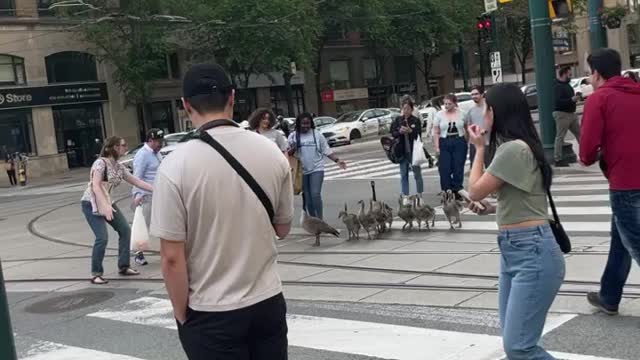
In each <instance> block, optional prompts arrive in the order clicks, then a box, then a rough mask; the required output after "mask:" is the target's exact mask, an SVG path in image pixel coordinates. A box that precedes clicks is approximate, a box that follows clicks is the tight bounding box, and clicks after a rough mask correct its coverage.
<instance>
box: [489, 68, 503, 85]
mask: <svg viewBox="0 0 640 360" xmlns="http://www.w3.org/2000/svg"><path fill="white" fill-rule="evenodd" d="M491 79H492V80H493V83H494V84H500V83H501V82H503V80H502V69H491Z"/></svg>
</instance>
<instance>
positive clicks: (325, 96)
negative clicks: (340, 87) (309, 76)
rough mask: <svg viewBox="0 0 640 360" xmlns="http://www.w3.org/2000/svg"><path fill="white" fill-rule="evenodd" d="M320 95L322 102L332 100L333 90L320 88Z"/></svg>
mask: <svg viewBox="0 0 640 360" xmlns="http://www.w3.org/2000/svg"><path fill="white" fill-rule="evenodd" d="M320 96H321V97H322V102H323V103H330V102H333V101H334V98H333V90H330V89H329V90H322V92H321V93H320Z"/></svg>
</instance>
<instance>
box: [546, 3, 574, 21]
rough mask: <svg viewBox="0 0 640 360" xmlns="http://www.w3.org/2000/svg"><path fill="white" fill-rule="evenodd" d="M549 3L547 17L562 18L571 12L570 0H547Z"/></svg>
mask: <svg viewBox="0 0 640 360" xmlns="http://www.w3.org/2000/svg"><path fill="white" fill-rule="evenodd" d="M547 1H548V3H549V17H550V18H551V19H556V18H559V19H563V18H567V17H569V16H570V15H571V14H572V13H573V7H572V5H571V0H547Z"/></svg>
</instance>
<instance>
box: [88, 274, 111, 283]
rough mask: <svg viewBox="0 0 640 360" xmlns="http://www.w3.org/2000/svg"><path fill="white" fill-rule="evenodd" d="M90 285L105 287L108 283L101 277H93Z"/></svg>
mask: <svg viewBox="0 0 640 360" xmlns="http://www.w3.org/2000/svg"><path fill="white" fill-rule="evenodd" d="M90 281H91V283H92V284H94V285H105V284H108V283H109V280H106V279H105V278H103V277H102V276H94V277H92V278H91V280H90Z"/></svg>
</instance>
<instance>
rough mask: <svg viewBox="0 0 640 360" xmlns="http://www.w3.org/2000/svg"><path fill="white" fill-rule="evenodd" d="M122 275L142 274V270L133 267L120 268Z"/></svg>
mask: <svg viewBox="0 0 640 360" xmlns="http://www.w3.org/2000/svg"><path fill="white" fill-rule="evenodd" d="M120 275H123V276H136V275H140V272H139V271H138V270H134V269H132V268H124V269H122V270H120Z"/></svg>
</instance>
